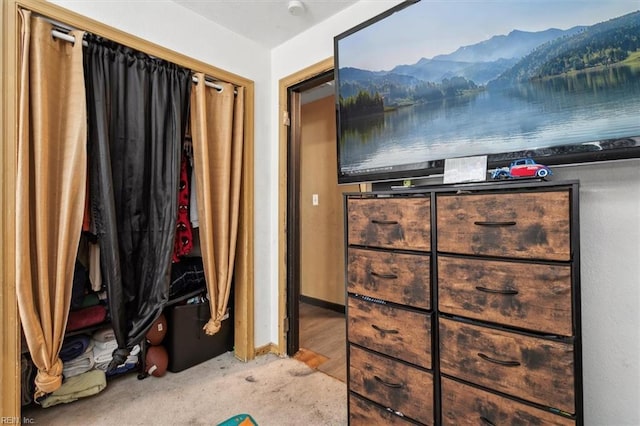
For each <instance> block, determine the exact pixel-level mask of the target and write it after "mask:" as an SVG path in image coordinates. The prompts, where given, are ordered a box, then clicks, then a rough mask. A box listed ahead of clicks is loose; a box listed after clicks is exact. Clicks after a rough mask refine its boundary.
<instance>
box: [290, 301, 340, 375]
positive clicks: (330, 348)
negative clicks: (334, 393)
mask: <svg viewBox="0 0 640 426" xmlns="http://www.w3.org/2000/svg"><path fill="white" fill-rule="evenodd" d="M299 327H300V349H301V350H300V352H299V353H298V354H296V358H297V359H300V360H301V361H304V362H306V363H307V364H308V365H309V366H311V367H313V368H316V369H318V370H319V371H322V372H323V373H325V374H328V375H330V376H332V377H335V378H336V379H338V380H341V381H343V382H345V383H346V381H347V349H346V323H345V317H344V314H342V313H339V312H336V311H332V310H330V309H326V308H321V307H318V306H315V305H311V304H308V303H300V324H299ZM325 358H326V359H325ZM312 364H315V366H314V365H312Z"/></svg>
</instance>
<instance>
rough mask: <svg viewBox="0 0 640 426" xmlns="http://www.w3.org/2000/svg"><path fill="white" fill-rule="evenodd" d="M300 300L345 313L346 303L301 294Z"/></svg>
mask: <svg viewBox="0 0 640 426" xmlns="http://www.w3.org/2000/svg"><path fill="white" fill-rule="evenodd" d="M299 300H300V302H302V303H308V304H309V305H313V306H318V307H320V308H325V309H329V310H331V311H335V312H339V313H341V314H344V313H345V309H344V305H339V304H337V303H333V302H327V301H326V300H321V299H316V298H315V297H309V296H303V295H302V294H301V295H300V299H299Z"/></svg>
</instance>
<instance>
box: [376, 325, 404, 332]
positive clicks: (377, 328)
mask: <svg viewBox="0 0 640 426" xmlns="http://www.w3.org/2000/svg"><path fill="white" fill-rule="evenodd" d="M371 327H373V329H374V330H377V331H379V332H380V333H382V334H398V333H400V332H399V331H398V330H385V329H384V328H380V327H378V326H377V325H375V324H371Z"/></svg>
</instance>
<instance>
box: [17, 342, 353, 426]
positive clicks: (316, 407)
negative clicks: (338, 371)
mask: <svg viewBox="0 0 640 426" xmlns="http://www.w3.org/2000/svg"><path fill="white" fill-rule="evenodd" d="M241 413H246V414H250V415H251V416H252V417H253V418H254V419H255V421H256V422H257V423H258V425H259V426H270V425H273V426H287V425H310V426H316V425H317V426H334V425H335V426H338V425H346V424H347V390H346V385H345V383H343V382H341V381H340V380H337V379H335V378H333V377H330V376H328V375H326V374H324V373H322V372H319V371H317V370H315V369H312V368H310V367H309V366H307V365H306V364H304V363H303V362H301V361H298V360H295V359H292V358H280V357H278V356H275V355H265V356H261V357H258V358H256V359H254V360H252V361H250V362H247V363H244V362H241V361H238V360H237V359H236V358H235V357H234V356H233V354H232V353H231V352H228V353H226V354H223V355H220V356H218V357H216V358H213V359H211V360H208V361H206V362H204V363H201V364H199V365H196V366H193V367H191V368H189V369H187V370H184V371H181V372H179V373H171V372H167V373H166V374H165V375H164V376H163V377H147V378H146V379H144V380H138V379H137V375H136V374H127V375H124V376H122V377H117V378H114V379H111V380H109V381H108V384H107V387H106V388H105V389H104V390H103V391H102V392H101V393H99V394H98V395H95V396H92V397H88V398H84V399H82V400H78V401H75V402H72V403H69V404H62V405H57V406H54V407H50V408H41V407H39V406H29V407H25V408H24V409H23V412H22V415H23V418H25V419H26V420H27V421H28V422H30V423H34V424H40V425H64V426H75V425H82V426H85V425H131V426H135V425H211V426H214V425H217V424H218V423H220V422H222V421H224V420H226V419H228V418H229V417H231V416H234V415H236V414H241Z"/></svg>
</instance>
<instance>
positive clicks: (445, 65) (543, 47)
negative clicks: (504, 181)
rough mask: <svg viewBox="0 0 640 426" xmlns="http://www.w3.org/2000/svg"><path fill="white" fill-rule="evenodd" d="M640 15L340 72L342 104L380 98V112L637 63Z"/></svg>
mask: <svg viewBox="0 0 640 426" xmlns="http://www.w3.org/2000/svg"><path fill="white" fill-rule="evenodd" d="M639 49H640V11H637V12H633V13H629V14H627V15H624V16H620V17H618V18H614V19H610V20H608V21H606V22H601V23H598V24H595V25H592V26H576V27H573V28H570V29H568V30H559V29H555V28H551V29H547V30H545V31H538V32H527V31H520V30H513V31H511V32H510V33H509V34H508V35H496V36H493V37H491V38H490V39H488V40H485V41H482V42H480V43H477V44H473V45H470V46H462V47H460V48H458V49H457V50H456V51H455V52H453V53H450V54H446V55H438V56H434V57H433V58H431V59H427V58H421V59H420V60H419V61H418V62H416V63H414V64H411V65H397V66H395V67H394V68H393V69H391V70H386V71H370V70H362V69H358V68H351V67H344V68H340V69H339V79H340V91H339V93H340V96H341V98H342V100H346V98H349V97H355V96H358V94H361V95H362V93H366V94H369V95H370V96H375V94H376V93H377V94H379V95H380V96H381V97H382V98H383V99H384V106H385V107H393V106H397V105H402V104H406V103H415V102H429V101H437V100H440V99H443V98H448V97H454V96H460V95H463V94H465V93H468V92H469V91H477V90H484V89H489V90H490V89H491V88H496V87H505V86H509V85H513V84H517V83H518V82H520V81H524V80H530V79H534V78H545V77H550V76H554V75H562V74H565V73H570V72H576V71H581V70H584V69H587V68H593V67H599V66H601V67H604V66H611V65H613V64H616V63H620V62H624V61H628V62H631V61H632V60H635V61H636V62H640V51H639Z"/></svg>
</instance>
